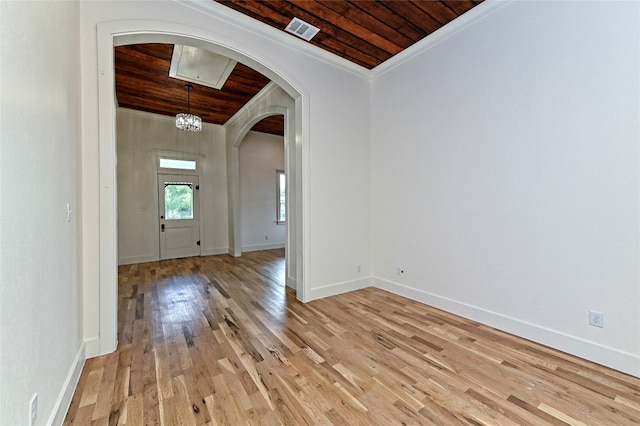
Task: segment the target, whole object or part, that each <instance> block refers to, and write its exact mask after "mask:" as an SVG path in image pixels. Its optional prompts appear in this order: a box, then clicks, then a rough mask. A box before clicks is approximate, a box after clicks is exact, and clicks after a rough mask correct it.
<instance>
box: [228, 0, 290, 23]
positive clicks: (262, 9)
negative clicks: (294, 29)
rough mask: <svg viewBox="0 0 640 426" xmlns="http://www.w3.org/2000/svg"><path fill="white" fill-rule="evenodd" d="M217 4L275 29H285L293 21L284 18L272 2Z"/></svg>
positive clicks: (230, 1) (235, 1)
mask: <svg viewBox="0 0 640 426" xmlns="http://www.w3.org/2000/svg"><path fill="white" fill-rule="evenodd" d="M216 2H218V3H220V4H223V5H225V6H227V7H229V8H231V9H233V10H235V11H237V12H240V13H242V14H243V15H247V16H249V17H251V18H253V19H256V20H258V21H261V22H263V23H265V24H267V25H270V26H272V27H275V28H285V27H286V26H287V24H288V23H289V21H290V20H291V19H287V17H284V16H282V15H281V14H280V12H279V11H278V10H276V9H274V8H273V7H271V4H270V2H266V1H260V2H253V1H238V0H216Z"/></svg>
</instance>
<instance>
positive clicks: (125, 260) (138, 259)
mask: <svg viewBox="0 0 640 426" xmlns="http://www.w3.org/2000/svg"><path fill="white" fill-rule="evenodd" d="M158 260H159V259H158V256H156V255H154V254H150V255H144V256H131V257H121V258H120V259H118V265H133V264H134V263H146V262H157V261H158Z"/></svg>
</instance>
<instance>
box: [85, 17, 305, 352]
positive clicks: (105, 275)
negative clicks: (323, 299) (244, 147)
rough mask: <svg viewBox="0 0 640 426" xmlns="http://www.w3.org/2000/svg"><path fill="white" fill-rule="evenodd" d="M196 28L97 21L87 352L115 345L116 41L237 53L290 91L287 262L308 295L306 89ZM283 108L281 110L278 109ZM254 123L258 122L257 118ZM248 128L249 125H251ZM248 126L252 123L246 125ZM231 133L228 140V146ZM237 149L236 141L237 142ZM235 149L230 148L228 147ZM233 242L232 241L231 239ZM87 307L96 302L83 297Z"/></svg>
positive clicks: (299, 288) (299, 289)
mask: <svg viewBox="0 0 640 426" xmlns="http://www.w3.org/2000/svg"><path fill="white" fill-rule="evenodd" d="M194 32H195V30H194V29H193V28H190V27H184V26H181V25H177V24H172V23H166V22H157V23H156V22H151V23H150V22H148V21H140V22H138V21H123V22H111V23H106V24H100V25H98V58H97V59H98V72H99V76H98V77H99V78H98V103H99V105H98V111H99V128H100V136H99V165H100V176H99V188H100V194H99V200H100V212H99V218H100V225H99V247H100V248H99V250H100V252H99V284H98V285H99V289H98V295H97V296H98V299H99V300H98V302H97V303H95V305H97V306H95V308H98V309H97V310H98V311H99V314H98V320H97V321H98V328H99V338H98V342H97V346H98V347H95V348H93V349H91V350H88V351H87V352H88V353H90V354H92V355H94V354H95V355H97V354H104V353H109V352H112V351H113V350H115V348H116V345H117V267H118V260H117V259H118V256H117V189H116V135H115V104H114V99H115V83H114V66H113V64H114V53H113V48H114V47H115V46H120V45H126V44H134V43H173V44H183V45H191V46H194V47H198V48H200V49H204V50H209V51H212V52H215V53H218V54H221V55H225V56H228V57H230V58H233V59H236V60H238V61H239V62H243V63H244V64H246V65H248V66H250V67H252V68H254V69H256V70H258V71H260V72H261V73H263V74H264V75H266V76H267V77H269V78H270V79H271V80H272V81H273V82H275V83H276V84H277V85H278V86H279V87H280V88H281V90H282V91H284V92H285V93H287V94H288V96H290V98H291V100H292V103H291V105H290V106H289V107H286V108H285V109H284V110H285V111H286V117H287V120H286V121H287V122H288V123H289V124H288V125H286V126H285V139H286V140H289V141H290V143H289V144H288V150H286V151H285V156H286V161H287V164H288V167H289V169H290V170H292V171H295V172H294V173H292V177H291V179H292V182H291V185H290V195H289V198H290V202H291V203H292V211H295V212H297V214H296V215H295V217H292V218H291V219H292V220H290V221H289V222H288V224H287V230H288V235H292V236H294V239H295V242H294V243H293V248H294V249H293V250H287V258H286V262H287V265H294V266H293V271H294V276H295V287H296V292H297V297H298V299H300V300H303V301H304V300H305V299H306V298H305V293H306V291H305V280H304V268H303V264H302V262H303V260H304V244H303V226H302V205H303V199H302V198H303V197H302V194H303V181H302V170H303V164H302V161H303V158H304V157H303V153H302V148H303V136H302V135H304V132H303V128H304V127H305V126H304V125H303V116H305V115H304V114H302V110H303V109H306V108H308V106H305V105H306V97H305V96H303V93H302V91H300V90H299V89H298V88H296V87H294V86H293V85H291V84H290V83H289V80H288V79H286V78H285V77H283V76H282V74H281V73H279V72H277V71H275V70H273V69H271V68H269V66H268V65H267V64H264V63H261V62H258V61H256V60H255V59H253V58H251V57H249V56H247V55H244V54H243V53H241V51H240V50H238V49H237V48H231V47H226V46H222V45H220V44H218V43H216V42H215V41H213V40H210V39H208V38H207V37H206V35H203V34H194ZM280 112H281V113H282V110H280ZM254 124H255V123H254ZM249 128H250V127H249ZM247 131H248V129H247ZM228 141H229V138H227V143H228V145H227V146H228V147H229V142H228ZM236 149H237V147H236ZM230 151H231V152H233V149H231V150H230V149H229V148H228V151H227V152H228V153H229V152H230ZM230 246H231V241H230ZM287 268H288V269H289V266H288V267H287ZM85 304H87V307H85V310H90V309H91V305H92V303H90V302H88V301H87V300H85Z"/></svg>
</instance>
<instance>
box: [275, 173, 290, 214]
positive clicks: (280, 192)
mask: <svg viewBox="0 0 640 426" xmlns="http://www.w3.org/2000/svg"><path fill="white" fill-rule="evenodd" d="M276 206H277V211H276V223H277V224H278V225H283V224H285V223H286V222H287V177H286V175H285V174H284V170H276Z"/></svg>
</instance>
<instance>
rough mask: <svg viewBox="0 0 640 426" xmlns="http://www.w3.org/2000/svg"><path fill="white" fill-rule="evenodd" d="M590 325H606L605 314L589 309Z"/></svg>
mask: <svg viewBox="0 0 640 426" xmlns="http://www.w3.org/2000/svg"><path fill="white" fill-rule="evenodd" d="M589 325H592V326H594V327H600V328H602V327H604V314H603V313H602V312H598V311H589Z"/></svg>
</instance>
